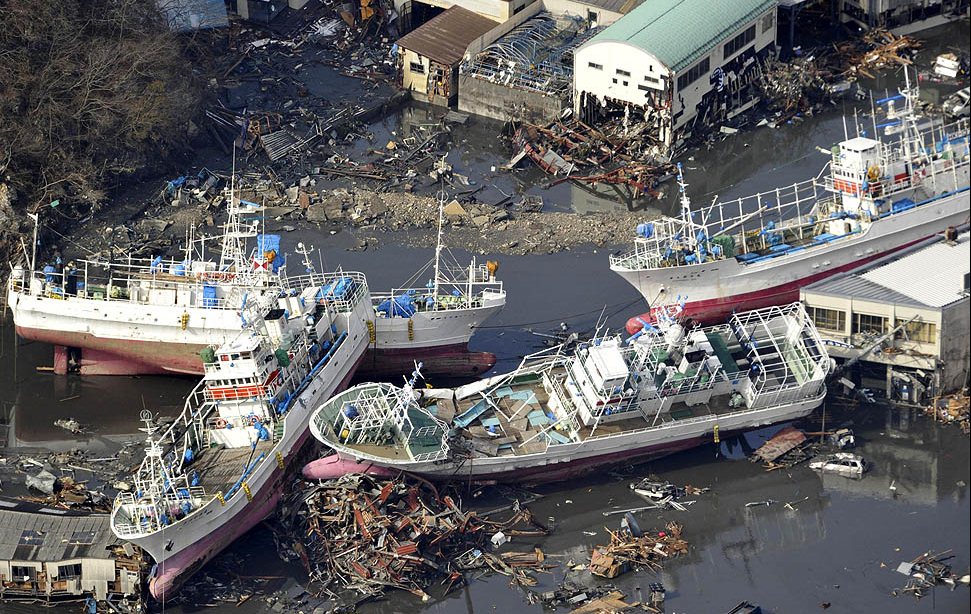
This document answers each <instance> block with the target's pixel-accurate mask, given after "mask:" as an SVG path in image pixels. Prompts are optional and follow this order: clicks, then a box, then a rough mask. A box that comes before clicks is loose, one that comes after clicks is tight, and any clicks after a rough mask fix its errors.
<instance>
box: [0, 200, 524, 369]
mask: <svg viewBox="0 0 971 614" xmlns="http://www.w3.org/2000/svg"><path fill="white" fill-rule="evenodd" d="M233 193H234V190H233V188H232V187H230V188H229V189H228V193H227V196H226V201H227V203H228V205H227V211H228V213H229V217H228V221H227V223H226V225H225V227H224V233H223V236H222V246H221V247H222V249H221V253H220V257H219V259H218V260H212V259H207V258H206V239H195V238H193V237H188V239H187V242H186V245H187V247H186V250H185V252H184V254H183V257H182V258H180V259H173V258H169V259H163V258H161V257H155V258H132V257H126V258H124V259H121V260H113V261H112V262H101V261H93V260H77V261H75V262H70V263H68V264H67V265H65V266H59V265H53V264H51V265H47V266H44V267H42V268H40V269H38V267H37V266H36V265H35V264H34V262H36V254H31V255H29V258H28V264H29V268H28V269H27V270H25V269H24V268H23V267H19V266H18V267H14V269H13V272H12V274H11V276H10V282H9V285H8V288H7V304H8V305H9V306H10V309H11V311H12V312H13V316H14V324H15V326H16V329H17V333H18V334H19V335H20V336H21V337H23V338H25V339H31V340H34V341H41V342H44V343H50V344H52V345H53V346H54V370H55V372H57V373H66V372H67V371H69V370H70V371H76V372H79V373H82V374H88V375H133V374H150V373H188V374H201V373H203V364H202V360H201V359H200V352H201V351H203V350H204V349H205V348H206V347H208V346H210V345H218V344H220V343H223V342H225V341H228V340H229V339H231V338H233V337H234V336H235V335H236V334H237V333H238V332H239V330H240V328H241V322H240V318H239V315H238V312H239V310H240V306H241V305H243V304H244V302H248V303H250V304H253V303H254V302H255V303H261V304H263V305H264V306H269V305H272V304H274V303H275V301H276V297H277V295H278V294H279V293H280V292H290V293H294V292H295V293H298V294H299V293H300V292H302V291H303V290H304V289H305V288H307V287H311V286H315V285H321V282H322V281H323V279H322V278H321V277H320V276H319V275H318V274H317V273H315V272H314V270H313V265H312V263H310V261H309V259H308V258H307V254H308V253H309V252H310V251H311V250H312V248H310V249H307V250H305V249H304V248H303V245H302V244H301V245H300V246H298V249H297V253H299V254H301V255H303V257H304V265H306V267H307V271H308V274H307V275H301V276H299V277H288V276H287V275H286V268H285V266H284V265H285V261H286V258H285V257H284V256H283V255H282V254H281V247H280V237H279V236H278V235H272V234H261V233H259V232H258V228H259V226H260V222H261V220H260V215H261V211H262V209H261V208H260V207H259V206H258V205H256V204H253V203H247V202H246V201H242V200H240V199H238V198H233V197H230V195H232V194H233ZM32 218H33V219H34V221H35V224H36V223H37V218H36V216H32ZM252 238H255V239H256V245H255V249H252V250H250V249H248V248H247V242H248V240H249V239H252ZM34 244H35V245H36V240H35V241H34ZM209 251H212V250H209ZM440 252H441V230H440V231H439V242H438V246H437V248H436V254H435V259H434V260H433V263H434V273H435V277H434V280H433V282H430V283H429V286H428V287H426V288H422V289H414V288H405V289H403V290H393V291H392V292H391V293H390V294H387V295H378V296H376V297H375V299H374V310H373V312H372V315H371V317H370V318H369V321H371V322H372V324H371V325H370V326H371V335H370V337H371V339H370V341H371V346H372V347H371V348H370V349H369V355H368V358H367V359H366V360H364V361H363V365H364V367H365V369H364V370H365V372H367V373H368V374H370V375H372V376H373V375H380V374H382V373H387V372H389V371H390V372H393V373H400V372H402V371H403V370H407V369H408V368H410V365H411V364H412V361H413V360H415V359H420V360H422V361H424V362H425V363H426V365H427V371H428V373H430V374H436V375H441V374H445V375H472V374H477V373H482V372H484V371H487V370H488V369H490V368H491V367H492V365H493V364H495V356H494V355H492V354H490V353H487V352H469V349H468V343H469V339H470V338H471V337H472V335H473V334H474V333H475V329H476V327H477V326H479V325H480V324H481V323H482V322H484V321H485V320H486V319H488V318H489V317H491V316H492V315H494V314H495V313H496V312H498V311H499V310H500V309H502V307H503V306H504V305H505V301H506V295H505V292H504V291H503V289H502V282H500V281H497V280H496V278H495V265H494V264H493V265H492V268H491V269H487V267H485V266H476V265H475V262H474V261H473V263H472V265H471V266H470V267H469V268H468V269H467V270H466V271H459V273H461V274H453V275H448V274H447V273H449V271H443V269H444V267H442V266H440V264H439V263H440V255H441V253H440ZM426 268H427V267H426ZM424 270H425V269H423V271H424ZM423 271H420V272H419V274H422V273H423ZM451 272H452V273H455V271H451ZM388 299H390V301H389V305H390V302H394V306H393V308H391V307H389V308H385V309H382V305H384V303H385V301H386V300H388ZM402 365H405V366H404V367H402ZM379 367H380V368H379Z"/></svg>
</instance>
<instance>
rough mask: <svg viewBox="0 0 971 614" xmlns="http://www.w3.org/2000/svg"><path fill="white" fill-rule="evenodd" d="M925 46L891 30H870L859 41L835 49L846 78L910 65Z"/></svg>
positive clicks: (914, 39) (869, 74) (871, 76)
mask: <svg viewBox="0 0 971 614" xmlns="http://www.w3.org/2000/svg"><path fill="white" fill-rule="evenodd" d="M921 45H923V43H922V42H921V41H919V40H917V39H916V38H913V37H911V36H906V35H901V36H898V35H896V34H894V33H893V32H890V31H889V30H882V29H876V30H870V31H869V32H867V33H866V34H864V35H863V37H862V38H861V39H859V40H858V41H851V42H847V43H843V44H841V45H838V46H837V48H836V50H837V52H838V53H839V55H840V56H841V57H842V59H843V62H844V64H845V66H846V69H845V71H844V73H843V74H844V75H845V76H858V75H864V76H866V77H870V78H871V79H872V78H874V76H875V75H874V73H873V72H871V71H875V70H879V69H883V68H889V67H892V66H910V65H911V64H913V63H914V60H913V58H914V55H915V54H916V53H917V50H918V49H920V48H921Z"/></svg>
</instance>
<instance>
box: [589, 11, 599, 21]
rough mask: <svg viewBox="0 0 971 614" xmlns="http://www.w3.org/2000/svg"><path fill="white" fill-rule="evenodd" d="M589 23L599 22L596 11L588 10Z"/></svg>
mask: <svg viewBox="0 0 971 614" xmlns="http://www.w3.org/2000/svg"><path fill="white" fill-rule="evenodd" d="M587 21H589V22H590V23H594V22H595V21H597V14H596V13H595V12H594V11H591V10H587Z"/></svg>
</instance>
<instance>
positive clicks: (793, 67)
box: [759, 55, 834, 113]
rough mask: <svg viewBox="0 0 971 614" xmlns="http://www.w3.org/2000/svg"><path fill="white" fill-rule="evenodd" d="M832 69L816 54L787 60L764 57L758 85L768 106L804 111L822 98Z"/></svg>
mask: <svg viewBox="0 0 971 614" xmlns="http://www.w3.org/2000/svg"><path fill="white" fill-rule="evenodd" d="M833 79H834V73H833V70H832V69H831V68H830V67H829V66H828V65H827V63H826V62H825V61H821V60H820V58H819V57H818V56H815V55H812V56H806V57H798V58H795V59H793V60H791V61H789V62H782V61H780V60H775V59H771V58H770V59H768V60H766V62H765V67H764V69H763V71H762V79H761V80H760V81H759V87H760V88H761V90H762V96H763V97H764V98H765V100H766V101H767V102H768V104H769V107H770V108H774V109H778V110H780V111H782V112H783V113H795V112H799V111H805V110H806V109H808V108H810V107H811V106H812V105H813V103H815V102H818V101H819V100H821V99H823V98H826V95H827V93H830V92H831V89H830V87H829V84H830V83H832V81H833Z"/></svg>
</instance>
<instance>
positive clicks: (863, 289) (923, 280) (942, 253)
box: [806, 233, 971, 308]
mask: <svg viewBox="0 0 971 614" xmlns="http://www.w3.org/2000/svg"><path fill="white" fill-rule="evenodd" d="M968 272H971V235H969V234H968V233H965V234H963V235H961V236H960V237H958V240H957V242H956V243H953V244H952V243H948V242H945V241H943V240H942V241H939V242H937V243H932V244H931V245H928V246H926V247H923V248H921V249H918V250H916V251H913V252H909V253H906V254H903V255H902V256H901V257H900V258H897V259H896V260H892V261H890V262H887V263H885V264H882V265H879V266H876V267H874V268H872V269H870V270H867V271H864V272H860V273H852V274H847V275H840V276H837V277H834V278H832V279H827V280H824V281H820V282H816V283H814V284H812V285H810V286H808V287H807V288H806V290H807V292H811V293H815V294H826V295H829V296H842V297H849V298H856V299H862V300H868V301H874V302H879V303H892V304H895V305H907V306H911V307H932V308H941V307H945V306H947V305H950V304H951V303H954V302H956V301H959V300H961V299H962V298H963V297H964V294H963V290H964V275H965V274H966V273H968Z"/></svg>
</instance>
